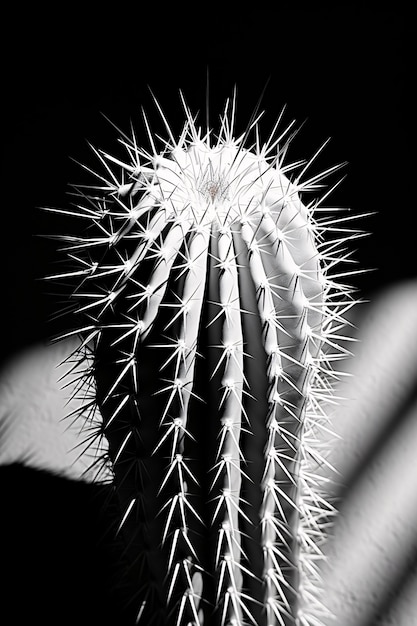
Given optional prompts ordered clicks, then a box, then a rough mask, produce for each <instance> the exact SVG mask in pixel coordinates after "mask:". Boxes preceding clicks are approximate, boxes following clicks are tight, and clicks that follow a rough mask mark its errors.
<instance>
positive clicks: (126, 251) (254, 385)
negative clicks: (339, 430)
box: [50, 97, 359, 626]
mask: <svg viewBox="0 0 417 626" xmlns="http://www.w3.org/2000/svg"><path fill="white" fill-rule="evenodd" d="M182 100H183V104H184V110H185V115H186V123H185V126H184V128H183V131H182V133H181V135H180V137H179V138H178V139H175V138H174V136H173V133H172V131H171V129H170V127H169V125H168V122H167V121H166V118H165V116H164V115H163V113H162V110H161V109H160V107H159V105H158V104H157V107H158V109H159V111H160V113H161V117H162V120H163V122H164V124H165V128H166V131H167V135H168V138H167V140H166V141H165V142H164V146H163V149H162V150H158V149H157V148H156V145H155V141H156V140H155V138H154V136H153V134H152V132H151V129H150V128H149V124H148V122H147V119H146V117H145V125H146V128H147V131H148V135H149V139H150V147H151V149H150V151H145V150H143V149H141V148H139V147H138V145H137V141H136V139H135V136H134V134H132V137H131V138H128V137H126V135H122V137H121V142H122V143H123V144H124V146H125V148H126V150H127V154H128V162H123V161H121V160H119V159H118V158H115V157H113V156H111V155H110V154H107V153H104V152H100V151H97V150H95V153H96V155H97V157H98V159H99V161H100V163H101V165H102V167H103V172H104V173H103V174H96V176H97V179H98V184H97V185H96V186H94V187H92V188H91V187H90V188H88V189H87V190H85V189H84V190H82V191H81V192H80V197H81V202H80V203H77V204H76V207H75V208H74V209H71V210H68V211H66V212H67V213H68V214H71V215H74V216H75V217H79V218H83V219H84V220H86V222H87V224H88V228H87V229H86V234H85V236H76V237H74V236H65V237H63V238H64V240H65V241H66V245H65V246H64V248H63V249H64V250H65V251H66V253H67V256H68V259H70V260H71V263H73V265H74V266H73V267H70V268H69V269H68V271H67V272H65V273H64V274H56V275H54V276H52V277H50V278H53V279H61V278H64V279H66V280H68V279H70V278H75V279H76V280H77V281H78V283H77V286H76V287H75V288H74V290H73V292H72V294H71V300H72V302H73V303H74V307H73V309H74V312H75V313H76V314H77V316H82V317H83V318H84V319H85V322H84V323H83V324H81V326H80V327H78V328H76V330H73V331H69V332H68V333H65V335H64V337H68V336H71V335H77V336H79V337H80V344H79V346H78V347H77V349H76V350H75V352H74V353H72V354H71V356H70V357H69V360H70V361H71V362H72V363H73V368H72V370H71V374H72V375H73V377H75V379H76V380H77V381H78V383H77V385H76V394H77V397H80V398H82V402H81V406H80V407H79V408H77V409H76V411H75V412H74V413H73V416H74V415H75V416H77V415H81V416H82V418H83V420H84V422H85V424H86V425H87V427H89V428H90V430H91V432H90V430H87V438H86V445H87V447H88V448H90V447H91V446H94V445H95V444H97V442H98V445H97V446H96V447H97V448H98V450H99V454H98V457H97V459H95V460H94V462H93V466H94V467H95V468H96V469H97V470H98V471H97V475H98V476H102V472H103V468H105V469H106V471H107V472H109V473H110V476H111V480H112V482H113V484H114V485H115V489H116V490H117V493H118V494H119V499H120V505H121V520H120V528H119V530H120V532H121V533H122V534H124V536H125V537H126V541H127V545H128V546H129V553H130V554H131V555H132V559H131V561H132V566H131V568H132V569H131V574H130V575H131V579H132V580H133V581H134V584H135V587H136V588H135V592H137V602H138V607H139V611H138V621H139V623H142V622H143V623H145V624H151V623H155V624H173V625H175V626H186V625H193V626H197V625H199V626H203V625H205V626H206V625H207V624H216V625H219V626H220V625H221V626H226V625H232V624H233V625H236V626H237V625H239V626H243V625H244V624H255V625H259V626H272V625H281V626H286V625H288V624H297V626H318V625H319V624H320V623H321V622H322V620H323V619H324V617H325V616H326V609H325V607H324V606H323V604H322V598H321V585H320V560H321V559H322V558H323V552H322V545H323V542H324V539H325V537H326V534H327V530H328V527H329V524H330V523H331V520H332V518H333V516H334V514H335V508H334V506H333V505H332V503H330V502H328V501H327V499H326V490H325V482H326V481H327V480H328V475H327V472H326V471H324V470H325V469H326V467H327V466H328V462H327V461H326V446H325V445H324V442H325V441H326V440H327V438H328V437H327V433H328V432H329V424H328V422H329V415H330V413H331V411H329V407H331V406H332V404H333V403H334V401H335V400H334V392H333V389H334V383H335V381H336V380H337V378H338V376H337V375H336V373H335V371H333V367H332V365H333V362H334V361H338V360H339V359H340V358H342V357H343V356H345V355H346V353H347V351H346V350H345V349H344V348H341V347H339V346H338V340H339V339H340V337H341V335H340V329H341V328H342V327H343V326H344V324H345V321H344V314H345V312H346V311H347V310H348V309H349V308H350V307H351V306H352V305H353V304H354V301H355V300H354V297H353V295H352V290H351V288H350V287H349V286H347V285H344V284H341V283H340V282H339V281H338V279H339V278H340V277H341V276H345V275H347V272H341V273H336V272H335V271H334V268H335V267H336V266H338V265H339V263H343V262H344V261H347V260H348V259H349V255H350V253H349V252H346V249H345V244H346V241H348V240H351V239H353V238H355V237H357V236H359V233H358V232H357V231H353V230H347V229H345V228H344V224H341V222H343V221H344V220H346V219H349V218H334V217H332V218H326V217H324V218H323V217H322V218H318V217H317V216H318V215H319V213H320V212H321V211H323V212H324V211H326V210H327V209H324V208H323V207H322V206H321V202H322V201H323V198H322V200H320V201H318V200H313V201H312V202H311V203H310V204H307V205H306V204H304V202H303V201H302V198H301V194H303V195H304V193H306V192H315V191H316V190H317V189H319V188H320V187H321V186H322V180H323V179H324V178H325V177H326V176H327V175H329V174H330V173H332V172H334V171H336V170H337V169H338V167H339V166H335V167H332V168H329V169H328V170H326V171H325V172H323V173H321V174H318V175H315V176H312V177H310V178H309V179H307V180H302V179H303V177H304V176H305V174H306V172H307V169H308V167H309V165H310V164H311V163H312V161H313V160H314V159H315V157H316V156H317V154H318V152H317V153H316V154H315V155H314V156H313V158H312V159H310V161H308V162H307V163H295V164H292V165H284V163H283V159H284V157H285V155H286V152H287V148H288V144H289V141H290V139H291V135H290V130H291V128H292V124H291V125H290V126H289V127H287V128H286V129H285V130H284V131H283V132H280V133H278V132H277V129H278V125H279V122H280V120H278V122H277V124H276V125H275V127H274V129H273V132H272V133H271V135H270V138H269V140H268V141H267V142H266V143H264V144H261V142H260V139H259V133H258V126H257V123H258V119H259V116H258V117H257V116H256V114H255V116H254V117H253V119H252V121H251V123H250V124H249V126H248V129H247V131H246V132H245V133H244V134H243V135H242V136H240V137H238V138H235V136H234V120H235V97H233V98H232V99H231V100H228V101H227V102H226V106H225V109H224V113H223V115H222V116H221V120H220V131H219V133H218V136H217V138H214V137H213V132H212V131H210V130H208V131H207V132H206V133H203V132H202V131H201V129H200V128H199V127H198V126H197V124H196V121H195V119H194V118H193V116H192V114H191V112H190V110H189V109H188V107H187V105H186V104H185V102H184V99H183V98H182ZM251 133H253V134H254V137H255V139H254V142H253V145H251V146H249V147H248V145H247V144H248V139H249V136H250V134H251ZM297 170H298V173H297V175H294V176H293V178H292V180H290V175H291V174H294V172H295V171H297ZM327 195H328V194H326V195H325V197H327ZM50 210H52V211H54V209H50ZM329 232H330V233H335V237H333V238H329V237H328V234H329ZM342 338H343V337H342ZM85 427H86V426H85ZM103 442H105V443H103Z"/></svg>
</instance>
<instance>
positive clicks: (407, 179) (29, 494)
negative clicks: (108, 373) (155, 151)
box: [0, 3, 417, 624]
mask: <svg viewBox="0 0 417 626" xmlns="http://www.w3.org/2000/svg"><path fill="white" fill-rule="evenodd" d="M56 6H57V8H56V12H55V13H53V12H51V9H47V10H44V11H42V9H41V8H40V7H39V5H36V8H35V9H33V8H32V9H27V8H24V7H23V6H18V7H17V8H16V9H14V10H13V11H10V12H9V13H8V17H6V16H5V15H4V16H3V51H2V61H3V63H2V66H3V67H2V86H3V95H2V104H3V115H2V118H1V122H2V147H3V155H4V158H3V165H2V179H3V184H2V194H1V211H2V233H1V235H2V236H1V242H2V245H1V246H0V254H1V268H2V270H1V281H2V282H1V295H2V298H1V313H2V318H1V319H2V349H1V358H2V359H5V360H6V362H7V358H8V357H9V356H10V355H11V354H12V353H14V352H16V351H18V350H20V349H22V348H24V347H25V346H26V345H29V344H31V343H34V342H38V341H39V340H43V339H45V338H47V337H48V336H50V335H52V334H54V333H56V332H59V331H60V330H63V329H64V328H65V326H66V324H67V320H65V319H61V318H60V319H58V320H56V321H54V322H52V321H50V317H51V316H52V315H53V314H54V312H55V311H56V309H57V308H59V307H60V306H61V304H60V303H58V302H57V300H56V298H55V297H53V296H50V295H48V293H47V292H48V289H49V287H48V285H47V284H46V283H45V282H43V281H41V280H40V278H41V277H42V276H45V275H47V274H49V273H53V272H54V270H55V266H54V264H55V261H56V259H57V255H56V252H55V248H56V242H54V241H50V240H48V239H45V238H42V237H40V236H39V235H43V234H47V233H49V234H51V233H58V232H60V233H65V232H68V230H69V229H72V228H73V224H72V223H70V222H68V220H65V219H63V218H57V217H53V216H51V215H50V214H47V213H44V212H42V211H41V210H40V207H42V206H48V207H52V206H58V207H62V206H66V205H67V204H68V202H69V200H68V196H67V192H68V190H69V188H68V184H69V183H77V182H79V181H80V180H85V174H84V172H83V171H82V170H81V168H80V167H79V166H78V165H77V164H76V163H75V162H74V161H73V160H72V159H76V160H78V161H81V162H83V163H88V164H90V163H91V164H92V165H93V167H94V165H95V161H94V158H93V157H92V153H91V150H90V149H89V147H88V145H87V140H88V141H90V142H91V143H92V144H94V145H95V146H98V147H102V148H104V149H108V150H109V151H111V152H115V151H116V152H117V150H118V146H117V133H116V132H115V130H114V128H113V127H112V126H111V125H110V124H109V123H108V122H107V121H106V120H105V118H104V117H103V115H102V113H104V114H105V115H106V116H107V117H109V118H110V119H111V120H112V121H113V122H114V123H115V124H117V125H118V126H119V127H120V128H121V129H122V130H124V131H129V123H130V119H132V121H133V123H134V125H135V127H136V130H137V135H138V137H139V140H140V141H143V143H144V144H145V145H146V144H147V140H146V135H145V132H144V130H143V124H142V119H141V113H140V107H141V106H142V105H143V106H145V108H146V111H147V113H148V115H149V117H150V119H151V122H152V124H154V123H155V124H156V125H157V130H160V129H161V124H160V122H159V121H157V116H156V115H155V107H154V106H153V105H152V98H151V96H150V93H149V90H148V85H149V86H150V87H151V88H152V90H153V91H154V93H155V95H156V97H157V98H158V100H159V101H160V103H161V105H162V107H163V109H164V110H165V112H166V114H167V116H168V118H169V120H170V122H171V124H172V127H173V129H174V131H175V132H178V131H179V130H180V129H181V127H182V123H183V119H184V116H183V113H182V110H181V105H180V100H179V97H178V90H179V89H180V88H181V89H182V90H183V91H184V94H185V96H186V99H187V102H188V103H189V105H190V107H191V109H192V110H193V111H197V110H199V109H201V111H202V119H203V120H204V107H205V94H206V72H207V68H208V69H209V75H210V106H211V122H212V125H213V126H216V122H217V118H218V115H219V113H220V112H221V109H222V106H223V103H224V101H225V99H226V98H227V97H228V96H230V95H231V93H232V90H233V87H234V85H235V84H236V85H237V89H238V119H237V123H238V130H243V129H244V128H245V125H246V123H247V121H248V119H249V117H250V114H251V112H252V110H253V108H254V107H255V105H256V103H257V101H258V98H259V96H260V94H261V92H262V90H263V88H264V86H265V84H266V83H267V82H268V81H269V82H268V86H267V89H266V91H265V94H264V97H263V107H262V108H264V109H265V111H266V114H265V117H264V119H263V121H262V123H261V130H262V131H263V132H264V135H265V136H267V133H268V130H269V129H270V128H271V127H272V125H273V123H274V121H275V119H276V117H277V116H278V115H279V113H280V111H281V109H282V107H283V106H284V105H286V114H285V116H286V121H290V120H291V119H293V118H295V119H296V120H297V121H298V122H299V123H300V124H301V123H302V122H304V121H305V120H306V123H305V124H304V126H303V128H302V130H301V131H300V133H299V135H298V137H297V138H296V139H295V140H294V142H293V147H292V149H291V151H290V154H289V157H290V159H291V160H297V159H298V158H308V157H309V156H311V155H312V154H313V153H314V152H315V151H316V149H317V148H318V147H319V146H320V145H321V144H322V143H323V141H325V140H326V139H327V138H328V137H332V140H331V141H330V143H329V144H328V146H327V147H326V150H325V151H324V153H323V154H322V155H321V157H320V159H319V160H318V162H317V168H318V169H324V168H326V167H329V166H331V165H334V164H335V163H339V162H341V161H348V165H347V166H346V167H345V168H344V170H343V173H344V174H347V178H346V179H345V180H344V182H343V183H342V185H340V186H339V187H338V188H337V189H336V190H335V192H334V194H333V195H332V197H331V199H329V201H328V202H327V204H330V203H332V204H334V205H335V206H343V207H350V208H351V211H352V213H353V214H360V213H363V212H376V213H375V215H374V216H373V217H372V218H367V219H365V220H363V221H362V223H361V224H359V225H360V226H362V227H363V228H365V229H366V230H369V231H370V232H371V235H370V236H369V237H367V238H365V239H361V240H358V241H357V242H356V245H355V247H356V248H357V251H356V254H355V258H356V259H357V261H358V267H361V268H376V270H375V271H372V272H369V273H368V274H364V275H360V276H358V277H357V278H355V279H352V281H353V280H354V284H355V285H356V286H357V287H358V289H359V292H360V295H361V296H362V297H364V298H367V297H371V296H372V294H373V293H375V292H376V291H378V290H380V289H383V288H385V287H389V286H390V285H392V284H394V283H397V282H400V281H403V280H407V279H409V278H415V277H416V273H417V272H416V270H417V266H416V261H415V256H416V254H415V248H416V244H415V242H416V236H415V224H414V221H413V219H414V195H415V188H414V177H413V173H412V168H411V162H410V161H411V149H410V143H411V140H410V134H411V130H412V129H411V120H412V117H411V116H412V107H411V104H410V99H411V92H412V85H413V75H414V66H413V63H412V61H411V57H410V49H411V46H410V39H411V37H412V34H411V27H410V24H411V18H410V16H409V15H407V14H404V13H403V12H402V11H401V10H400V9H391V10H370V9H360V8H356V7H354V8H341V5H340V3H339V4H338V7H339V8H338V9H334V10H313V9H311V10H295V9H289V8H286V7H284V6H283V5H281V4H279V3H274V4H273V5H270V6H268V5H267V6H265V5H261V4H259V3H258V4H252V5H250V6H249V7H248V9H247V10H244V9H239V10H238V11H233V10H232V9H229V10H227V11H226V10H225V6H222V5H220V6H215V5H214V4H213V3H211V4H207V5H205V4H202V5H201V6H198V7H197V5H195V8H194V10H192V9H189V8H184V9H181V8H178V9H177V10H173V9H171V10H170V11H169V12H168V13H167V12H166V11H165V10H164V8H163V5H162V4H161V3H154V8H153V9H150V8H149V7H146V6H145V5H144V4H141V3H135V4H134V5H133V3H132V5H130V6H123V4H122V3H108V6H107V7H106V5H105V3H103V7H102V8H101V9H100V10H97V12H96V13H93V12H92V11H91V10H89V11H88V13H87V12H86V11H85V10H80V9H79V10H77V11H75V9H73V8H71V9H70V8H69V7H70V5H59V8H58V5H56ZM72 6H73V5H72ZM132 7H134V9H133V8H132ZM158 125H159V126H158ZM330 182H335V179H333V180H332V181H330ZM2 472H3V474H2V479H3V480H2V484H3V491H4V485H6V486H7V485H8V486H9V491H7V492H5V493H3V496H4V501H5V503H6V508H7V510H8V511H9V516H7V522H5V523H6V527H5V529H4V530H3V532H2V533H1V534H2V536H3V537H4V541H5V543H6V545H5V546H3V548H2V551H4V550H5V549H6V548H7V547H9V548H11V550H12V551H11V557H10V559H9V560H6V566H5V569H7V570H8V576H9V582H10V588H11V589H13V593H10V594H9V593H8V592H7V594H6V595H7V598H8V601H9V604H10V607H9V609H8V611H7V612H8V614H9V616H11V615H13V616H15V617H16V619H18V617H17V616H18V615H21V616H23V618H22V619H23V621H19V622H13V617H12V618H11V619H12V622H11V623H31V621H33V623H37V620H38V618H41V619H42V620H43V623H45V624H49V623H51V624H52V623H56V621H55V617H56V610H55V608H54V606H55V605H54V604H53V599H54V598H55V599H56V601H57V602H58V604H59V606H58V613H57V614H59V615H60V617H59V622H60V623H62V624H64V623H65V624H66V623H68V624H69V623H75V621H76V622H77V623H78V624H84V623H85V624H94V623H97V624H105V623H107V621H106V611H107V618H108V623H113V620H114V614H113V612H112V611H114V612H115V614H116V615H118V619H119V623H122V621H123V620H121V618H120V613H118V611H119V610H120V607H119V606H118V605H117V599H116V600H114V606H113V605H112V602H113V600H112V599H111V596H109V593H108V590H109V588H110V584H109V582H108V577H109V576H110V577H111V574H110V570H111V567H112V554H110V553H109V550H110V548H109V547H108V546H107V547H106V546H105V548H106V549H104V551H103V546H101V547H100V546H97V545H96V540H97V537H99V536H100V535H101V534H102V533H103V532H104V530H103V529H104V528H105V527H106V524H108V520H107V518H105V519H104V520H102V519H101V518H99V517H98V515H97V508H101V500H100V498H101V496H100V497H99V496H98V495H96V496H95V498H96V499H95V500H94V503H93V504H91V501H92V495H91V493H90V491H91V492H92V490H93V491H94V493H95V494H96V488H94V489H93V487H92V486H91V489H90V487H89V486H85V490H84V491H85V493H84V491H83V493H81V490H82V489H84V487H82V486H80V485H76V486H74V485H73V484H72V483H68V484H67V483H66V482H65V481H64V480H63V479H58V478H56V479H55V478H54V477H51V476H46V475H45V476H44V475H40V476H38V475H36V473H35V474H34V473H33V471H32V470H22V468H20V467H12V468H3V469H2ZM50 483H51V484H50ZM97 493H99V492H97ZM42 494H44V496H42ZM50 494H54V496H53V497H51V495H50ZM57 494H58V495H59V494H61V495H60V498H58V499H57ZM42 497H43V498H44V500H42ZM103 497H104V496H103ZM40 498H41V499H40ZM97 498H98V499H99V501H98V502H97ZM63 536H65V537H66V538H67V540H66V541H63ZM22 538H23V539H22ZM47 546H49V548H48V547H47ZM55 546H60V547H59V550H58V551H56V548H55ZM63 546H64V547H65V550H66V551H65V553H64V554H63V553H62V549H63V548H62V547H63ZM42 565H44V566H45V568H44V569H46V570H47V575H46V577H45V575H44V574H41V570H42ZM20 592H22V595H19V594H20ZM25 598H26V602H25V601H24V599H25ZM42 598H43V599H42ZM109 598H110V600H109ZM7 606H9V605H7ZM19 607H20V608H19ZM18 608H19V611H20V613H19V611H18V610H17V609H18ZM45 610H47V611H49V613H48V615H45ZM93 615H94V616H95V619H93V617H92V616H93ZM74 620H75V621H74ZM126 623H130V622H128V620H126Z"/></svg>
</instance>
